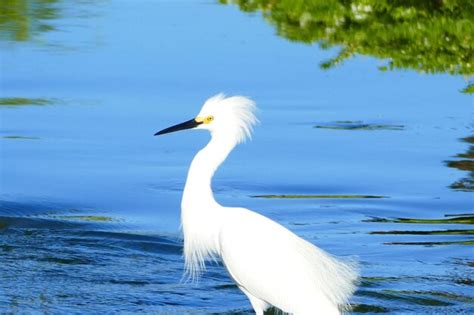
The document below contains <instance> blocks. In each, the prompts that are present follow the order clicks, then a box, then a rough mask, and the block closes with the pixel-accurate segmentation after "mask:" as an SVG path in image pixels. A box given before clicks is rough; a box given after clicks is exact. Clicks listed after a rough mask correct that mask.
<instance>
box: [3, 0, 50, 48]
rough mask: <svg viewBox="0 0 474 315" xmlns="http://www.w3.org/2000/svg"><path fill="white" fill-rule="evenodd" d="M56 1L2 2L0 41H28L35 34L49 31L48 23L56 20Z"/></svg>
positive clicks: (7, 0)
mask: <svg viewBox="0 0 474 315" xmlns="http://www.w3.org/2000/svg"><path fill="white" fill-rule="evenodd" d="M56 2H57V0H2V1H1V2H0V39H8V40H15V41H27V40H30V39H31V38H32V37H33V36H34V35H35V34H36V33H40V32H46V31H51V30H53V29H54V27H53V26H52V25H51V23H50V21H51V20H54V19H57V18H58V13H57V9H56V8H55V7H54V4H55V3H56Z"/></svg>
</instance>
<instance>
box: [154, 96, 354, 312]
mask: <svg viewBox="0 0 474 315" xmlns="http://www.w3.org/2000/svg"><path fill="white" fill-rule="evenodd" d="M254 110H255V104H254V102H253V101H251V100H250V99H248V98H245V97H241V96H234V97H229V98H225V97H224V95H222V94H219V95H217V96H214V97H212V98H210V99H209V100H208V101H207V102H206V103H205V104H204V106H203V108H202V110H201V112H200V113H199V115H198V116H197V118H195V119H194V121H193V120H190V121H188V122H185V123H183V124H180V125H176V126H173V127H170V128H167V129H164V130H162V131H160V132H158V133H157V134H164V133H168V132H172V131H176V130H180V129H189V128H198V129H208V130H209V131H210V132H211V136H212V137H211V141H210V142H209V143H208V144H207V146H206V147H204V148H203V149H202V150H201V151H199V152H198V153H197V155H196V156H195V158H194V159H193V161H192V163H191V166H190V169H189V172H188V178H187V181H186V185H185V188H184V192H183V198H182V202H181V210H182V214H181V221H182V228H183V234H184V258H185V267H186V272H187V273H188V274H189V275H190V276H191V277H197V276H198V275H199V273H200V272H201V271H202V270H203V269H204V268H205V262H206V260H209V259H211V260H212V259H221V260H222V262H223V264H224V266H225V267H226V269H227V271H228V272H229V274H230V276H231V277H232V278H233V280H234V281H235V282H236V284H237V286H238V287H239V288H240V289H241V290H242V291H243V292H244V293H245V294H246V295H247V297H248V298H249V300H250V302H251V304H252V307H253V308H254V310H255V312H256V313H257V314H263V312H264V310H265V309H267V308H268V307H270V306H275V307H277V308H279V309H281V310H282V311H284V312H287V313H293V314H297V315H305V314H324V315H331V314H339V313H340V309H343V308H344V306H346V305H347V303H348V300H349V298H350V296H351V295H352V293H353V291H354V290H355V281H356V280H357V277H358V275H357V271H356V269H355V268H354V266H353V265H351V264H348V263H343V262H341V261H339V260H337V259H336V258H334V257H332V256H330V255H329V254H327V253H326V252H324V251H323V250H321V249H319V248H318V247H316V246H314V245H313V244H311V243H309V242H308V241H306V240H304V239H302V238H300V237H298V236H297V235H296V234H294V233H293V232H291V231H289V230H288V229H287V228H285V227H283V226H282V225H280V224H278V223H276V222H275V221H272V220H270V219H269V218H267V217H265V216H262V215H260V214H258V213H256V212H253V211H251V210H248V209H244V208H236V207H223V206H221V205H220V204H218V203H217V202H216V200H215V199H214V196H213V193H212V188H211V183H212V177H213V175H214V173H215V171H216V170H217V168H218V167H219V166H220V165H221V164H222V162H223V161H224V160H225V159H226V157H227V156H228V154H229V153H230V152H231V151H232V149H233V148H234V147H235V145H237V144H238V143H240V142H242V141H244V140H245V139H246V138H247V137H249V136H250V134H251V130H252V125H253V124H255V123H256V122H257V120H256V118H255V116H254Z"/></svg>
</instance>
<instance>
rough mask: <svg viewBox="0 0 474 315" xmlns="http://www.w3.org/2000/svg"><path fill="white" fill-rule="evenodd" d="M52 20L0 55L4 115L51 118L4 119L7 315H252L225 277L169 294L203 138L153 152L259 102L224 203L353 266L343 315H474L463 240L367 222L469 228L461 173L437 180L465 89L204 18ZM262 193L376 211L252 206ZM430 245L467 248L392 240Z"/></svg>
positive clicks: (143, 9)
mask: <svg viewBox="0 0 474 315" xmlns="http://www.w3.org/2000/svg"><path fill="white" fill-rule="evenodd" d="M51 6H52V7H53V8H54V9H55V10H56V17H55V19H51V20H48V21H47V22H48V23H49V24H50V25H51V26H53V30H51V31H49V32H39V31H38V32H33V33H32V34H31V38H30V39H29V40H26V41H14V40H3V41H1V42H0V50H1V52H0V58H1V59H0V62H1V77H0V79H1V90H0V93H1V94H0V96H1V97H2V98H20V97H21V98H27V99H38V98H40V99H44V100H45V102H46V104H42V105H41V104H40V105H34V104H26V105H17V106H0V115H1V116H0V123H1V128H0V138H1V139H0V155H1V164H0V172H1V177H0V180H1V181H0V200H1V201H0V260H1V261H2V263H0V310H1V311H2V312H13V313H25V312H26V313H29V312H41V313H71V312H97V313H98V312H140V313H159V314H163V313H178V314H179V313H187V312H188V313H197V314H202V313H223V312H227V313H241V312H243V313H249V312H250V311H251V308H250V304H249V303H248V301H247V300H246V298H245V296H243V294H241V293H240V291H239V290H238V289H237V288H236V287H235V286H234V285H233V283H232V281H231V280H230V279H229V278H228V276H227V274H226V272H225V271H224V269H223V268H222V267H221V266H218V265H211V266H210V267H209V269H208V272H207V273H206V274H205V275H204V276H203V278H202V279H201V280H200V282H199V283H197V284H190V283H185V282H183V281H181V280H182V269H183V261H182V257H181V240H180V231H179V211H180V197H181V190H182V187H183V185H184V181H185V178H186V173H187V168H188V166H189V163H190V161H191V159H192V158H193V155H194V154H195V153H196V152H197V151H198V150H199V149H200V148H201V147H202V146H204V145H205V143H206V142H207V141H208V139H209V136H208V135H207V134H206V133H205V132H203V131H187V132H181V133H176V134H172V135H168V136H162V137H159V138H157V137H153V134H154V133H155V132H156V131H158V130H160V129H162V128H165V127H168V126H169V125H172V124H174V123H178V122H181V121H184V120H188V119H190V118H192V117H194V116H195V115H196V114H197V113H198V111H199V109H200V106H201V105H202V103H203V102H204V101H205V99H206V98H207V97H209V96H211V95H213V94H216V93H218V92H225V93H227V94H229V95H232V94H243V95H247V96H250V97H252V98H253V99H255V101H256V102H257V104H258V107H259V113H258V116H259V119H260V121H261V123H260V125H259V126H258V127H257V128H256V129H255V133H254V136H253V140H252V141H251V142H248V143H246V144H244V145H241V146H239V147H238V148H237V149H236V150H235V151H234V152H233V153H232V154H231V156H230V158H229V160H228V161H226V162H225V164H224V165H223V167H222V168H221V169H220V170H219V171H218V173H217V175H216V178H215V180H214V191H215V193H216V198H217V199H218V200H219V201H220V202H221V203H222V204H224V205H228V206H236V205H238V206H245V207H248V208H251V209H254V210H256V211H258V212H260V213H262V214H264V215H266V216H268V217H270V218H272V219H274V220H276V221H278V222H280V223H282V224H283V225H285V226H287V227H289V228H290V229H291V230H293V231H294V232H296V233H297V234H298V235H301V236H303V237H305V238H306V239H308V240H310V241H311V242H313V243H315V244H316V245H318V246H320V247H321V248H324V249H325V250H327V251H329V252H331V253H333V254H335V255H338V256H355V257H357V259H358V260H359V261H360V262H361V266H362V276H363V280H362V283H361V286H360V288H359V290H358V291H357V293H356V295H355V297H354V299H353V303H354V304H355V305H358V306H357V307H356V308H355V313H364V312H386V313H411V314H422V313H430V314H446V313H455V312H458V313H462V312H464V313H471V312H474V295H473V293H472V285H473V271H474V270H473V268H474V254H473V247H472V246H473V243H472V242H473V241H474V238H473V237H472V225H469V224H441V223H436V224H415V223H406V222H405V223H403V222H401V223H400V222H386V220H385V221H384V220H381V219H388V220H393V219H396V218H416V219H447V218H451V216H453V215H454V217H459V216H456V215H459V214H470V215H471V216H472V215H473V213H474V198H473V196H474V195H473V194H472V191H469V190H467V191H466V190H462V189H455V188H453V187H450V186H451V185H452V184H453V183H455V182H457V181H459V180H462V179H470V178H471V180H472V176H473V175H472V174H473V173H472V171H471V172H469V171H466V170H460V169H457V168H453V167H448V166H447V163H448V162H447V161H457V160H461V159H460V158H459V157H456V155H458V154H463V153H466V152H468V151H469V149H470V146H472V144H470V143H468V142H466V141H463V140H462V139H463V138H466V137H468V136H471V135H472V134H473V130H474V124H473V118H474V117H473V111H472V105H473V100H472V96H469V95H466V94H462V93H460V92H459V89H460V86H463V85H464V83H465V82H464V81H463V79H462V78H459V77H452V76H448V75H432V76H431V75H421V74H417V73H414V72H410V71H396V72H380V71H378V70H377V69H376V68H377V65H379V64H380V61H378V60H376V59H372V58H370V57H357V58H354V59H351V60H350V61H348V62H346V63H345V64H344V65H343V66H341V67H338V68H335V69H331V70H329V71H323V70H321V69H320V68H318V64H319V63H320V62H321V61H322V60H325V59H327V58H328V57H330V56H332V55H333V54H334V51H332V50H321V49H320V48H319V47H317V46H315V45H313V46H309V45H301V44H297V43H292V42H289V41H286V40H285V39H282V38H280V37H278V36H277V35H275V34H274V30H273V29H272V28H271V27H270V26H269V25H268V24H266V23H265V21H264V20H262V18H261V17H260V16H259V15H258V14H253V15H246V14H243V13H242V12H240V11H239V10H238V9H237V8H236V7H233V6H223V5H219V4H216V3H214V2H202V1H201V2H196V1H173V2H167V1H153V2H145V1H140V2H134V1H118V2H108V1H102V2H93V1H82V2H80V3H79V4H75V5H71V4H69V3H67V2H58V3H53V4H52V5H51ZM30 103H34V102H30ZM315 126H316V127H319V128H314V127H315ZM367 126H368V127H370V126H372V127H373V128H367ZM328 127H330V128H328ZM333 127H334V128H333ZM358 127H359V128H358ZM471 150H472V149H471ZM272 194H277V195H280V194H289V195H373V196H383V197H386V198H370V199H364V198H347V199H341V198H324V199H264V198H253V197H252V196H256V195H272ZM374 218H378V220H377V219H374ZM471 222H472V221H471ZM444 230H470V231H471V232H459V233H456V234H452V235H445V234H439V233H438V234H434V235H431V234H422V235H420V234H413V233H412V234H399V233H398V234H395V233H391V232H393V231H427V232H429V231H444ZM374 232H376V233H375V234H374ZM381 232H382V233H381ZM386 232H390V233H386ZM275 257H278V253H275Z"/></svg>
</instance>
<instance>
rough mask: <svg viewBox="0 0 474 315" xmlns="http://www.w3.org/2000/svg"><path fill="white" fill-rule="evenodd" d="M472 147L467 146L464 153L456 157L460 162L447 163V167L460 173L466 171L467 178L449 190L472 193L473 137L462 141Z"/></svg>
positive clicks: (473, 181) (473, 169)
mask: <svg viewBox="0 0 474 315" xmlns="http://www.w3.org/2000/svg"><path fill="white" fill-rule="evenodd" d="M462 140H463V141H465V142H468V143H470V144H472V145H470V146H469V148H468V150H467V152H466V153H461V154H458V155H456V157H458V158H460V160H456V161H447V162H446V164H447V165H448V166H449V167H453V168H457V169H459V170H461V171H468V172H469V174H468V176H467V177H465V178H462V179H460V180H458V181H457V182H455V183H453V184H451V186H450V187H451V188H453V189H456V190H463V191H474V136H472V137H467V138H464V139H462Z"/></svg>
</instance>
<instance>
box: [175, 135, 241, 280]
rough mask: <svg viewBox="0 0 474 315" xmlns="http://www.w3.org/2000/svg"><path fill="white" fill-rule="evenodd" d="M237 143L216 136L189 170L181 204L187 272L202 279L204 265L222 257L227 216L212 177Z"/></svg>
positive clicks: (199, 154) (197, 156)
mask: <svg viewBox="0 0 474 315" xmlns="http://www.w3.org/2000/svg"><path fill="white" fill-rule="evenodd" d="M234 147H235V143H229V141H228V139H226V138H224V137H223V136H213V137H212V139H211V141H210V142H209V143H208V144H207V146H206V147H204V148H203V149H202V150H201V151H199V152H198V154H196V156H195V157H194V159H193V162H192V163H191V167H190V168H189V173H188V178H187V180H186V185H185V187H184V192H183V199H182V201H181V223H182V228H183V234H184V258H185V266H186V271H187V273H188V274H189V275H190V276H191V277H195V276H197V275H199V272H200V270H201V269H202V268H204V261H205V260H206V259H208V258H210V257H215V256H216V255H218V253H219V241H218V236H219V229H220V226H221V222H222V221H221V220H222V217H223V215H225V213H224V212H225V210H224V209H222V206H220V205H219V204H218V203H217V202H216V200H215V199H214V195H213V193H212V188H211V183H212V176H213V175H214V173H215V172H216V170H217V168H218V167H219V166H220V165H221V164H222V162H223V161H224V160H225V159H226V157H227V156H228V155H229V153H230V152H231V151H232V149H233V148H234Z"/></svg>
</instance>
